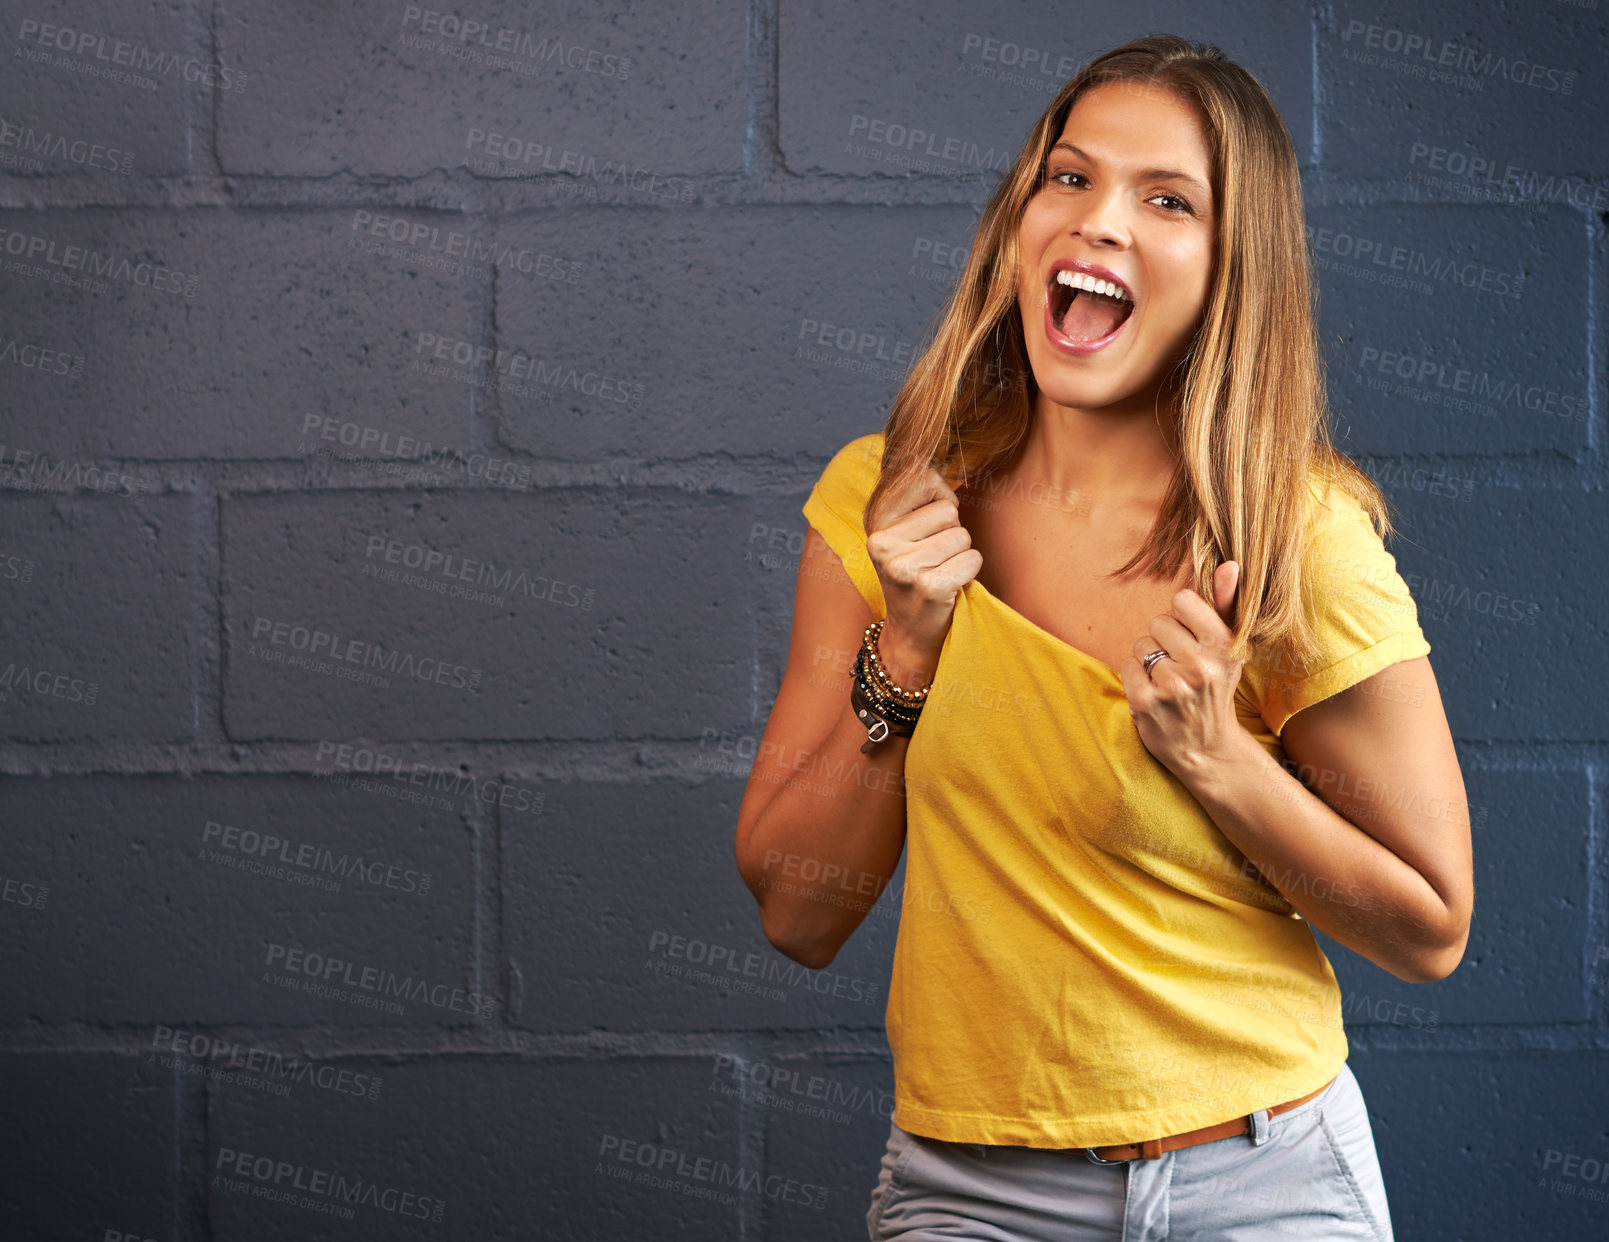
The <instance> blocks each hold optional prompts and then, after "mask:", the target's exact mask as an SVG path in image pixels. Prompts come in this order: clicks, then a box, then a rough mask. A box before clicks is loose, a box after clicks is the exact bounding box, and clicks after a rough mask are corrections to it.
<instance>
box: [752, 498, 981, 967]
mask: <svg viewBox="0 0 1609 1242" xmlns="http://www.w3.org/2000/svg"><path fill="white" fill-rule="evenodd" d="M878 508H879V510H880V514H879V516H878V517H877V518H876V519H875V520H874V521H873V523H872V528H871V531H870V533H869V534H868V535H867V537H866V552H867V555H868V556H869V558H870V559H871V561H872V563H873V565H874V566H875V568H876V572H877V577H878V581H879V583H880V584H881V586H882V591H883V599H884V601H885V602H886V603H887V606H888V616H887V618H886V619H885V621H884V625H883V629H882V633H881V635H880V636H879V638H878V641H877V649H878V655H879V658H880V659H881V660H882V662H883V664H884V666H885V667H886V668H887V670H888V673H889V675H890V676H891V677H893V678H894V680H895V681H896V682H898V683H899V684H900V685H901V686H904V687H907V688H911V689H915V688H918V687H921V686H925V685H928V684H930V683H931V682H932V680H933V670H934V669H935V668H936V667H937V665H938V657H939V652H940V650H941V648H942V646H943V640H944V635H945V634H946V633H947V632H948V630H949V626H950V621H951V618H952V616H953V614H954V611H955V598H956V596H957V595H958V594H959V593H960V589H961V587H962V586H963V585H964V584H965V583H966V582H968V581H970V580H971V579H972V578H973V577H974V576H975V575H976V574H977V572H978V570H979V569H980V568H981V567H982V565H983V557H982V556H981V555H980V554H979V553H978V552H976V551H974V550H972V537H971V535H969V534H968V533H967V530H966V527H964V526H963V525H962V524H961V521H960V516H959V515H960V509H959V506H958V505H957V503H956V496H955V492H954V490H953V489H952V488H951V487H950V486H949V485H948V484H947V483H946V482H945V481H944V480H943V479H942V478H941V477H940V475H939V474H938V472H937V471H935V470H933V469H931V468H929V469H928V470H927V471H925V472H924V473H923V474H921V475H920V476H919V477H916V478H913V479H912V480H911V481H910V482H909V483H908V484H906V485H905V486H903V487H898V488H894V489H891V490H890V492H889V493H888V494H887V496H885V498H884V500H883V502H880V503H879V505H878ZM874 619H875V618H874V617H873V616H872V614H871V610H870V609H869V608H868V607H867V605H866V601H865V600H864V599H862V598H861V595H860V592H859V591H857V590H856V589H855V586H854V583H853V582H851V581H850V578H849V575H848V573H846V572H845V570H844V567H843V563H842V562H841V561H840V560H839V559H838V554H837V553H836V552H834V551H833V550H832V548H830V547H829V546H828V545H827V543H826V541H825V540H823V539H822V538H821V536H820V535H819V534H818V533H817V532H816V531H815V530H814V529H811V530H808V531H807V532H806V537H805V549H804V554H803V555H802V556H801V557H800V559H799V580H798V584H797V586H796V588H795V593H794V615H793V634H792V637H791V639H790V640H789V646H788V665H787V668H786V670H785V671H784V673H783V677H782V686H781V688H780V689H779V690H778V692H777V699H776V703H775V705H774V706H773V707H772V709H771V716H770V718H769V719H768V720H767V721H766V726H765V733H764V734H763V735H762V737H761V739H760V747H759V753H758V754H757V755H756V757H755V761H754V768H753V771H752V772H751V773H750V775H749V784H748V788H747V789H745V790H744V793H743V802H742V805H741V806H740V807H739V808H738V825H737V864H738V870H739V871H740V872H742V875H743V880H744V883H746V884H747V885H748V886H749V891H750V892H752V893H753V894H754V897H755V900H756V901H758V902H759V905H760V921H761V925H762V926H763V927H764V929H765V935H766V938H767V939H768V940H769V941H770V942H771V943H772V944H773V945H775V946H776V948H777V949H778V950H780V951H781V952H783V953H785V954H787V955H788V956H789V957H791V958H793V959H794V960H795V961H798V962H801V963H803V964H804V965H806V966H809V967H811V968H812V969H816V970H819V969H821V968H822V967H824V966H826V965H827V964H829V963H830V962H831V961H832V959H833V958H834V957H835V956H836V955H837V953H838V950H839V949H840V948H842V947H843V944H844V941H846V940H848V939H849V937H850V935H851V934H852V933H853V932H854V930H855V928H857V927H859V926H860V923H861V920H862V919H864V918H865V917H866V915H867V913H868V912H869V911H870V910H871V907H872V904H873V903H874V902H875V901H876V899H877V897H878V895H879V894H881V893H882V891H883V889H884V888H886V887H887V886H888V881H889V879H890V878H891V877H892V876H893V874H894V870H895V868H896V867H898V866H899V858H900V854H901V852H902V851H903V850H904V848H905V775H904V774H905V753H906V750H907V749H908V747H909V745H910V742H909V740H908V739H905V738H901V737H892V736H891V737H890V738H888V739H887V740H885V741H883V742H881V743H879V744H878V745H876V746H874V747H873V748H872V749H871V751H870V752H869V753H866V754H862V753H861V747H862V746H863V745H864V744H865V743H866V726H865V725H864V724H863V723H862V722H861V721H860V720H859V718H858V717H857V716H856V715H855V711H854V708H853V707H852V706H851V704H850V700H849V690H850V684H851V682H852V680H853V678H854V672H853V668H854V659H855V655H856V653H857V652H858V651H859V650H860V645H861V641H862V636H863V634H864V633H865V630H866V627H867V626H868V625H870V624H871V623H872V621H873V620H874Z"/></svg>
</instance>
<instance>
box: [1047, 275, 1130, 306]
mask: <svg viewBox="0 0 1609 1242" xmlns="http://www.w3.org/2000/svg"><path fill="white" fill-rule="evenodd" d="M1056 283H1057V284H1058V285H1066V286H1067V287H1068V288H1069V289H1082V290H1084V291H1085V292H1086V293H1100V294H1104V295H1105V296H1107V297H1109V298H1116V299H1117V300H1118V301H1119V302H1127V301H1130V300H1131V299H1130V298H1129V295H1128V292H1127V290H1125V289H1124V288H1123V286H1122V285H1114V284H1113V283H1112V282H1111V281H1109V280H1096V279H1095V277H1093V276H1086V275H1085V274H1084V273H1083V272H1075V271H1072V270H1071V269H1069V268H1065V267H1064V268H1062V269H1061V270H1060V271H1059V272H1057V273H1056Z"/></svg>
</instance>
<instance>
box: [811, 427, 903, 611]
mask: <svg viewBox="0 0 1609 1242" xmlns="http://www.w3.org/2000/svg"><path fill="white" fill-rule="evenodd" d="M882 461H883V436H882V433H881V432H878V433H877V434H875V435H868V436H861V437H860V438H859V439H857V440H851V441H850V442H849V443H848V444H846V445H844V447H843V448H841V449H839V450H838V452H837V453H836V454H834V456H833V459H832V460H831V461H830V462H828V463H827V467H826V469H825V470H823V471H822V472H821V477H820V478H819V479H817V480H816V485H815V487H813V488H812V489H811V490H810V496H809V498H808V499H807V500H806V501H805V503H804V508H803V509H802V510H801V512H802V513H803V514H804V516H805V520H806V521H808V522H809V523H810V525H811V526H812V527H813V528H814V529H815V531H816V533H817V534H819V535H820V536H821V537H822V538H823V539H825V540H826V541H827V546H828V547H829V548H831V549H832V550H833V551H834V552H836V553H837V554H838V559H839V560H840V561H842V562H843V563H844V569H845V571H846V572H847V573H848V574H849V580H850V581H851V582H853V583H854V584H855V589H856V590H857V591H859V592H860V595H861V598H862V599H864V600H865V601H866V606H867V607H868V608H870V609H871V610H872V616H873V617H874V618H875V619H877V620H882V618H883V617H884V616H886V615H887V611H888V609H887V605H886V604H885V603H884V601H883V584H882V583H881V582H880V581H879V580H878V578H877V570H876V569H875V568H874V567H873V566H872V562H871V557H870V555H869V554H868V553H867V551H866V528H865V525H864V523H863V522H862V520H861V513H862V511H863V510H864V509H865V508H866V501H867V499H868V498H869V497H870V496H871V494H872V488H873V487H875V486H876V484H877V480H878V477H879V476H880V475H881V473H882Z"/></svg>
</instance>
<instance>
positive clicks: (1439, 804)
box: [1181, 656, 1475, 983]
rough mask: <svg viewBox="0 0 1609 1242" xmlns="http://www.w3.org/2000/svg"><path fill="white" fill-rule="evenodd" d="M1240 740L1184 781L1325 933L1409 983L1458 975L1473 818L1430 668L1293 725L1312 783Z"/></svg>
mask: <svg viewBox="0 0 1609 1242" xmlns="http://www.w3.org/2000/svg"><path fill="white" fill-rule="evenodd" d="M1237 732H1239V734H1240V738H1239V739H1238V740H1236V741H1235V742H1234V743H1233V749H1232V752H1231V753H1226V754H1222V755H1218V756H1215V757H1212V758H1211V759H1209V760H1207V761H1206V762H1204V763H1202V764H1200V765H1199V766H1198V767H1197V768H1196V769H1195V770H1193V771H1191V772H1190V773H1189V774H1188V775H1187V776H1184V777H1181V779H1184V780H1185V783H1186V784H1187V785H1188V786H1189V788H1190V791H1191V792H1192V793H1193V794H1195V796H1196V798H1197V800H1199V801H1200V802H1201V804H1202V805H1203V806H1204V807H1205V808H1206V809H1207V811H1208V813H1209V814H1210V815H1211V816H1212V819H1213V821H1214V822H1215V823H1216V824H1217V825H1218V827H1219V828H1220V829H1221V830H1222V831H1223V833H1224V835H1225V836H1226V837H1228V838H1229V840H1230V841H1232V842H1233V843H1234V844H1235V845H1236V846H1237V847H1238V848H1239V849H1240V850H1241V852H1242V853H1244V854H1245V855H1246V857H1247V858H1248V859H1250V860H1251V862H1252V863H1253V864H1254V865H1255V866H1256V867H1257V868H1258V870H1260V871H1261V872H1262V873H1263V875H1264V877H1265V878H1267V880H1268V881H1269V882H1270V883H1271V884H1273V885H1274V887H1276V888H1277V889H1279V890H1280V892H1281V893H1283V894H1284V895H1285V897H1286V899H1287V900H1289V901H1290V903H1291V904H1292V905H1293V906H1295V907H1296V909H1297V910H1298V911H1300V912H1301V914H1302V917H1304V918H1305V919H1307V920H1308V921H1309V922H1310V923H1312V924H1313V926H1315V927H1317V928H1319V929H1320V930H1321V931H1323V932H1324V933H1325V934H1326V935H1328V936H1331V937H1333V938H1334V939H1335V940H1337V941H1339V942H1340V943H1341V944H1344V945H1346V946H1347V947H1348V948H1350V949H1352V950H1354V951H1355V952H1357V953H1360V954H1362V955H1363V956H1364V957H1366V958H1368V959H1369V960H1370V961H1371V962H1374V963H1375V964H1376V965H1378V966H1380V967H1382V968H1383V969H1385V970H1388V971H1390V972H1391V973H1392V974H1394V975H1396V976H1397V977H1398V978H1399V979H1404V980H1407V981H1408V982H1413V983H1423V982H1430V981H1433V980H1436V979H1441V978H1445V977H1446V976H1447V975H1448V974H1450V973H1452V971H1453V969H1454V967H1456V966H1457V965H1458V963H1459V961H1460V960H1461V959H1462V957H1463V955H1464V948H1465V945H1466V944H1467V942H1468V938H1469V923H1470V918H1471V914H1472V911H1473V907H1474V887H1475V886H1474V877H1473V860H1472V850H1471V843H1470V826H1469V825H1470V817H1469V804H1468V801H1467V800H1466V796H1465V791H1464V779H1463V774H1462V772H1461V771H1460V770H1459V766H1458V756H1457V753H1456V751H1455V750H1454V748H1453V740H1452V734H1451V731H1450V729H1449V728H1448V724H1447V716H1446V712H1445V710H1444V709H1443V707H1442V701H1441V694H1440V691H1439V690H1438V688H1437V686H1436V678H1435V675H1434V673H1433V672H1432V671H1431V668H1430V659H1429V657H1428V656H1419V657H1417V658H1415V659H1411V660H1403V661H1400V662H1399V663H1397V664H1394V665H1392V666H1391V667H1390V668H1387V669H1383V670H1381V671H1380V672H1379V673H1376V674H1375V675H1374V676H1373V677H1370V678H1367V679H1365V680H1364V681H1362V682H1360V683H1359V684H1357V685H1355V686H1353V687H1351V688H1350V689H1347V690H1344V691H1342V692H1341V693H1339V694H1337V695H1334V696H1332V697H1331V698H1328V699H1325V700H1324V701H1322V702H1320V703H1315V704H1313V705H1312V706H1311V707H1308V708H1305V709H1303V710H1302V711H1299V712H1297V713H1296V715H1294V716H1292V717H1291V719H1290V721H1289V722H1288V723H1287V724H1286V726H1285V729H1284V733H1283V735H1282V737H1281V742H1282V744H1283V746H1284V749H1285V754H1286V756H1287V758H1289V759H1290V760H1292V761H1293V762H1294V763H1295V764H1296V765H1298V766H1297V771H1298V774H1299V775H1300V777H1301V779H1300V780H1298V779H1297V776H1293V775H1292V774H1291V773H1290V772H1288V771H1286V770H1285V768H1283V767H1281V766H1280V764H1279V763H1278V762H1277V761H1276V760H1275V759H1274V757H1273V756H1272V755H1270V754H1269V753H1268V751H1267V750H1265V749H1264V748H1263V747H1262V745H1261V744H1259V743H1258V742H1257V741H1256V739H1255V738H1253V737H1252V735H1251V734H1250V733H1247V732H1245V731H1244V730H1238V731H1237ZM1308 786H1311V789H1309V788H1308Z"/></svg>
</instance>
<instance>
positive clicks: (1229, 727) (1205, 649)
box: [1118, 561, 1250, 784]
mask: <svg viewBox="0 0 1609 1242" xmlns="http://www.w3.org/2000/svg"><path fill="white" fill-rule="evenodd" d="M1239 585H1240V566H1239V565H1238V564H1236V563H1235V562H1234V561H1225V562H1224V563H1223V564H1222V565H1220V566H1218V568H1217V570H1216V571H1215V572H1214V574H1213V594H1214V595H1215V596H1216V598H1215V600H1214V601H1213V603H1212V604H1211V605H1209V604H1208V603H1207V601H1206V600H1204V599H1202V598H1201V596H1200V595H1198V594H1197V593H1196V592H1195V591H1193V590H1191V589H1190V588H1188V587H1186V588H1185V589H1184V590H1181V591H1180V592H1179V593H1178V594H1177V595H1176V596H1174V599H1173V610H1172V611H1171V612H1165V613H1161V614H1160V615H1158V616H1157V617H1155V618H1154V619H1153V620H1152V621H1151V629H1150V631H1149V632H1148V633H1146V634H1144V635H1142V636H1141V637H1139V638H1137V639H1135V640H1134V654H1133V655H1131V656H1129V657H1128V658H1127V659H1125V660H1124V661H1123V663H1122V664H1121V665H1120V666H1119V668H1118V672H1119V674H1120V675H1121V676H1122V678H1123V693H1124V694H1126V695H1127V696H1128V700H1129V715H1130V716H1132V717H1133V718H1134V726H1135V728H1136V729H1138V730H1139V733H1140V740H1141V741H1142V742H1144V743H1145V748H1146V749H1147V750H1149V751H1150V752H1151V753H1152V754H1153V755H1155V756H1156V758H1157V759H1158V760H1159V761H1160V762H1161V763H1162V764H1163V766H1164V767H1166V768H1167V769H1168V770H1169V771H1170V772H1172V773H1173V774H1174V775H1175V776H1177V777H1178V778H1179V779H1180V780H1181V781H1184V782H1186V783H1187V784H1188V783H1189V782H1190V780H1191V779H1192V778H1193V777H1195V776H1197V775H1201V774H1204V773H1205V772H1207V771H1208V770H1210V768H1211V767H1212V766H1213V765H1214V764H1216V763H1221V762H1223V761H1225V760H1226V759H1229V758H1231V757H1232V756H1233V755H1234V753H1235V747H1236V746H1238V745H1240V744H1242V743H1243V742H1244V741H1245V738H1246V737H1248V736H1250V735H1249V734H1247V733H1246V731H1245V730H1244V729H1243V728H1241V725H1240V722H1239V721H1238V720H1237V719H1236V718H1235V689H1236V687H1237V686H1239V684H1240V670H1241V666H1242V664H1243V663H1244V662H1243V661H1241V660H1236V659H1234V658H1232V657H1231V656H1230V654H1229V647H1230V643H1231V642H1232V641H1233V639H1234V633H1233V632H1232V631H1231V630H1230V628H1229V624H1228V619H1229V617H1230V616H1231V615H1232V608H1233V605H1234V599H1235V590H1236V588H1237V587H1238V586H1239ZM1158 648H1160V649H1162V650H1163V651H1166V652H1167V653H1168V656H1167V659H1164V660H1158V661H1156V662H1155V663H1153V664H1152V665H1151V671H1150V672H1149V673H1147V672H1146V671H1145V665H1144V663H1143V660H1144V658H1145V656H1147V655H1148V654H1150V653H1151V652H1153V651H1156V650H1157V649H1158Z"/></svg>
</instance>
